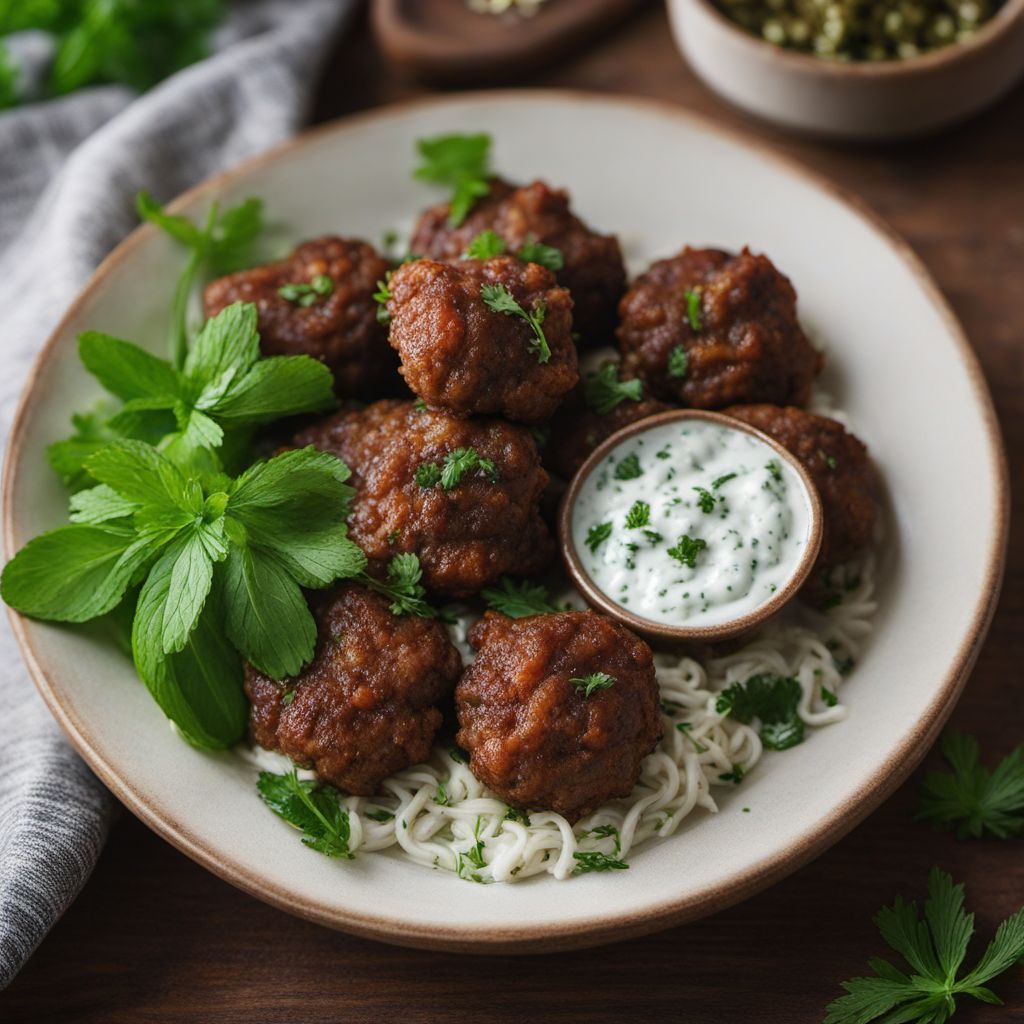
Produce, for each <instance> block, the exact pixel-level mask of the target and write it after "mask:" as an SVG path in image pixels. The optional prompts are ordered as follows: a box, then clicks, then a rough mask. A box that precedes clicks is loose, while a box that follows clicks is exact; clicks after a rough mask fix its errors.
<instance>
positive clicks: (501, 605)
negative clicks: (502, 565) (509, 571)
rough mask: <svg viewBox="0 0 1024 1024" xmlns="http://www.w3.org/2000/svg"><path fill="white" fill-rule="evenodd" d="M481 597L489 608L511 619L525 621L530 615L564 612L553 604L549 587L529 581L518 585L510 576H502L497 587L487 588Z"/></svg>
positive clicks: (523, 581)
mask: <svg viewBox="0 0 1024 1024" xmlns="http://www.w3.org/2000/svg"><path fill="white" fill-rule="evenodd" d="M480 596H481V597H482V598H483V599H484V600H485V601H486V602H487V605H488V607H490V608H493V609H494V610H495V611H496V612H501V613H502V614H503V615H507V616H508V617H509V618H510V619H524V618H526V617H527V616H528V615H549V614H551V613H552V612H558V611H562V610H563V609H561V608H558V607H556V606H555V605H554V604H552V603H551V601H550V599H549V597H548V589H547V587H544V586H541V585H540V584H538V583H530V581H529V580H520V581H519V582H518V583H516V582H515V581H514V580H511V579H509V577H508V576H502V577H501V582H500V583H499V584H498V586H496V587H487V588H486V589H485V590H483V591H481V594H480Z"/></svg>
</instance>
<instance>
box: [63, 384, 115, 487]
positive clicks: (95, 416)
mask: <svg viewBox="0 0 1024 1024" xmlns="http://www.w3.org/2000/svg"><path fill="white" fill-rule="evenodd" d="M117 409H118V404H117V403H116V402H110V401H102V402H98V403H96V406H95V407H94V408H93V410H92V411H90V412H82V413H79V412H76V413H72V414H71V425H72V426H73V427H74V428H75V432H74V434H72V435H71V437H68V438H65V439H64V440H63V441H54V443H53V444H51V445H50V446H49V447H48V448H47V449H46V458H47V461H48V462H49V463H50V467H51V468H52V469H53V471H54V472H55V473H57V474H58V475H59V476H60V478H61V479H62V480H63V481H64V483H65V484H67V486H68V487H69V488H70V489H71V490H73V491H79V490H81V489H82V488H83V487H89V486H90V485H91V484H93V483H95V481H93V480H91V479H90V477H89V474H88V473H87V472H86V471H85V460H86V459H88V458H89V456H90V455H93V454H94V453H96V452H98V451H99V450H100V449H101V448H105V447H106V446H107V445H108V444H110V442H111V441H116V440H117V439H118V435H117V434H115V433H114V431H113V430H111V429H110V427H108V426H107V421H108V420H109V419H110V417H111V416H113V415H114V413H115V412H116V411H117Z"/></svg>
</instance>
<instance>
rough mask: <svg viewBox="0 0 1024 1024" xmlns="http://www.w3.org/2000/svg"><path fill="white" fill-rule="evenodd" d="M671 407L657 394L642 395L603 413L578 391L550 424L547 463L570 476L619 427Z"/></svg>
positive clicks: (546, 446) (554, 470)
mask: <svg viewBox="0 0 1024 1024" xmlns="http://www.w3.org/2000/svg"><path fill="white" fill-rule="evenodd" d="M670 408H671V406H668V405H666V404H665V403H664V402H659V401H658V400H657V399H655V398H641V399H640V401H638V402H634V401H632V400H631V399H626V400H625V401H622V402H620V403H619V404H618V405H617V406H615V408H614V409H612V410H611V411H610V412H606V413H599V412H595V411H594V410H593V409H591V408H590V407H589V406H588V405H587V403H586V402H585V401H584V399H583V394H582V392H581V391H579V390H577V391H574V392H573V393H572V394H571V395H570V396H569V398H568V399H567V400H566V401H565V402H564V403H563V404H562V406H561V408H560V409H559V410H558V412H557V413H555V416H554V418H553V419H552V420H551V423H550V424H549V426H550V433H549V436H548V440H547V443H546V444H545V445H544V449H543V452H542V454H543V458H544V467H545V468H546V469H548V470H550V471H551V472H552V473H555V474H556V475H557V476H560V477H561V478H562V479H563V480H568V479H570V478H571V477H572V476H573V475H574V474H575V472H576V470H577V469H579V468H580V466H582V465H583V463H584V462H585V461H586V458H587V456H588V455H589V454H590V453H591V452H592V451H593V450H594V449H595V448H596V447H597V446H598V445H599V444H600V443H601V442H602V441H604V440H606V439H607V438H609V437H611V436H612V434H614V433H615V432H616V431H617V430H621V429H622V428H623V427H628V426H629V425H630V424H631V423H637V422H639V421H640V420H645V419H647V417H648V416H655V415H657V414H658V413H659V412H665V411H666V410H667V409H670Z"/></svg>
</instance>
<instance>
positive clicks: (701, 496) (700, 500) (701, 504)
mask: <svg viewBox="0 0 1024 1024" xmlns="http://www.w3.org/2000/svg"><path fill="white" fill-rule="evenodd" d="M694 490H695V491H696V492H697V507H698V508H699V509H700V510H701V512H704V513H709V512H714V511H715V502H716V501H717V500H718V499H717V498H716V497H715V496H714V495H713V494H712V493H711V492H710V491H709V490H708V489H707V488H705V487H694Z"/></svg>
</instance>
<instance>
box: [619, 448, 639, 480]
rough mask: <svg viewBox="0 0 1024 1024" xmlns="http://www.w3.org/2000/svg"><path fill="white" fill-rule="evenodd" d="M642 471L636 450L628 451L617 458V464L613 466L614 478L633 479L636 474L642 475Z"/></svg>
mask: <svg viewBox="0 0 1024 1024" xmlns="http://www.w3.org/2000/svg"><path fill="white" fill-rule="evenodd" d="M643 472H644V471H643V469H642V468H641V466H640V457H639V456H638V455H637V454H636V452H630V453H629V454H628V455H624V456H623V457H622V458H621V459H619V462H618V465H617V466H616V467H615V479H616V480H635V479H636V478H637V477H638V476H643Z"/></svg>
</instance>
